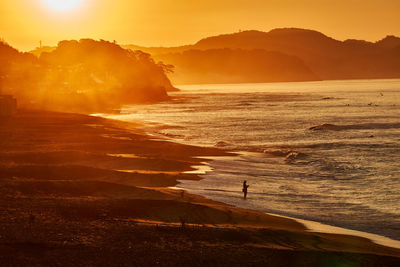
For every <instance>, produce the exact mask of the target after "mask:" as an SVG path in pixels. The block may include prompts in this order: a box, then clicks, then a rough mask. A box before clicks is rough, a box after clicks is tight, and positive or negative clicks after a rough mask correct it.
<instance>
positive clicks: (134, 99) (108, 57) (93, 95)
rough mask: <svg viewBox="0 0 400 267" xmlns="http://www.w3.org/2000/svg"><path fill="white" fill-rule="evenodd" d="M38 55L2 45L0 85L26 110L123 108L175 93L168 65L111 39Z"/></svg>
mask: <svg viewBox="0 0 400 267" xmlns="http://www.w3.org/2000/svg"><path fill="white" fill-rule="evenodd" d="M47 51H50V52H42V53H40V56H39V57H36V56H34V55H33V54H30V53H20V52H18V51H17V50H16V49H14V48H12V47H11V46H9V45H7V44H4V43H0V59H1V62H2V64H1V67H0V82H1V83H0V85H1V87H2V89H3V92H4V93H8V94H13V95H15V96H16V97H17V98H18V101H19V103H21V104H22V105H24V106H33V107H35V108H46V109H51V110H62V111H66V110H67V111H83V112H101V111H105V110H110V109H113V108H119V107H120V106H121V105H123V104H132V103H144V102H157V101H162V100H166V99H168V95H167V91H168V90H175V88H174V87H173V86H172V84H171V82H170V81H169V79H168V78H167V76H166V72H168V71H169V70H170V66H168V65H164V64H162V63H156V62H155V61H154V60H153V59H152V57H151V56H150V55H149V54H146V53H144V52H142V51H132V50H126V49H123V48H121V47H120V46H119V45H116V44H114V43H111V42H107V41H95V40H91V39H82V40H79V41H75V40H72V41H61V42H59V44H58V46H57V47H56V48H55V49H48V50H47Z"/></svg>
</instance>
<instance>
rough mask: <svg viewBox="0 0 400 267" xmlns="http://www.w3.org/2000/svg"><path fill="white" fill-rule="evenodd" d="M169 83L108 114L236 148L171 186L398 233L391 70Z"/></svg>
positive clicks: (399, 130) (398, 91) (398, 118)
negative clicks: (173, 88) (196, 177)
mask: <svg viewBox="0 0 400 267" xmlns="http://www.w3.org/2000/svg"><path fill="white" fill-rule="evenodd" d="M177 87H178V88H180V89H181V91H180V92H176V93H170V96H171V97H172V100H171V101H168V102H163V103H159V104H152V105H134V106H126V107H125V108H124V109H123V111H122V114H121V115H110V116H108V117H112V118H114V119H120V120H127V121H130V120H134V121H137V120H141V121H145V122H147V124H146V126H145V130H146V131H147V132H149V133H151V134H155V135H161V136H165V137H167V138H169V139H171V140H173V141H176V142H180V143H185V144H191V145H200V146H215V147H221V148H224V149H228V150H230V151H233V152H235V153H234V154H232V156H229V157H214V158H211V161H207V162H206V163H205V166H203V167H199V168H198V172H200V173H202V174H201V176H202V178H203V179H202V180H201V181H180V182H181V183H180V184H179V185H178V187H180V188H184V189H185V190H188V191H189V192H191V193H195V194H199V195H203V196H206V197H208V198H210V199H213V200H216V201H221V202H224V203H228V204H232V205H236V206H238V207H243V208H249V209H254V210H259V211H263V212H269V213H274V214H279V215H283V216H290V217H294V218H299V219H304V220H312V221H316V222H321V223H324V224H328V225H333V226H339V227H343V228H347V229H353V230H358V231H363V232H368V233H375V234H379V235H383V236H386V237H390V238H392V239H395V240H400V80H399V79H395V80H345V81H321V82H299V83H265V84H219V85H186V86H177ZM315 126H320V127H315ZM312 127H315V128H312ZM243 180H247V183H248V184H249V185H250V187H249V193H248V199H247V200H244V199H243V198H242V192H241V187H242V183H243Z"/></svg>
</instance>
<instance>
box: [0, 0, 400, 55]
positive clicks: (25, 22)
mask: <svg viewBox="0 0 400 267" xmlns="http://www.w3.org/2000/svg"><path fill="white" fill-rule="evenodd" d="M52 1H53V3H51V2H52ZM399 14H400V1H399V0H202V1H191V0H145V1H144V0H143V1H141V0H1V3H0V38H2V39H4V40H5V41H7V42H8V43H10V44H11V45H12V46H14V47H16V48H18V49H21V50H31V49H33V48H35V47H36V46H38V44H39V40H42V41H43V45H55V44H56V43H57V42H58V41H59V40H63V39H80V38H94V39H105V40H116V41H117V42H118V43H121V44H138V45H146V46H173V45H182V44H190V43H194V42H196V41H198V40H199V39H201V38H204V37H208V36H211V35H217V34H221V33H231V32H236V31H238V30H246V29H256V30H262V31H269V30H271V29H273V28H278V27H299V28H307V29H315V30H318V31H321V32H323V33H325V34H327V35H329V36H331V37H333V38H336V39H340V40H344V39H347V38H357V39H366V40H369V41H376V40H379V39H382V38H383V37H385V36H386V35H388V34H392V35H397V36H400V17H399Z"/></svg>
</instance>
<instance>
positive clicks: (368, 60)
mask: <svg viewBox="0 0 400 267" xmlns="http://www.w3.org/2000/svg"><path fill="white" fill-rule="evenodd" d="M225 48H227V49H233V50H235V49H240V50H241V51H242V52H241V53H242V55H240V56H239V55H236V57H237V58H246V55H245V54H246V53H248V52H246V51H251V50H264V51H268V52H279V53H281V54H285V55H287V56H292V57H293V58H297V60H300V61H302V62H303V64H304V65H305V66H306V67H307V68H308V69H309V70H310V72H311V73H312V74H313V75H314V77H315V79H326V80H328V79H366V78H399V77H400V67H399V66H400V57H399V54H400V38H398V37H395V36H388V37H386V38H384V39H382V40H381V41H378V42H376V43H372V42H367V41H363V40H346V41H343V42H342V41H338V40H335V39H333V38H330V37H328V36H326V35H324V34H322V33H320V32H317V31H312V30H304V29H296V28H285V29H275V30H272V31H270V32H261V31H244V32H238V33H233V34H224V35H219V36H214V37H209V38H205V39H203V40H200V41H199V42H197V43H196V44H194V45H191V46H182V47H173V48H143V47H141V48H140V49H141V50H143V51H146V52H148V53H151V54H152V55H153V56H154V57H155V58H157V59H158V58H160V59H162V60H163V61H164V62H166V63H172V64H174V63H175V65H176V70H177V73H176V75H175V76H171V78H172V79H173V80H174V82H175V80H176V79H178V80H181V79H182V77H185V79H186V80H188V81H193V82H196V81H197V80H198V78H197V77H198V75H199V73H197V70H195V67H191V70H187V69H185V70H184V68H183V66H184V65H185V62H186V61H188V60H190V58H191V57H192V54H191V53H185V51H188V50H201V51H205V52H204V53H203V59H202V61H207V59H206V58H207V57H213V56H214V54H215V53H214V52H212V51H211V50H215V49H225ZM178 54H179V55H178ZM177 58H180V59H179V60H178V59H177ZM265 60H269V59H268V58H264V57H254V58H253V65H258V66H260V65H263V64H264V63H262V61H265ZM209 61H212V60H211V59H210V60H209ZM234 63H235V64H238V65H236V67H237V68H240V67H241V66H240V62H239V60H237V61H234ZM275 63H276V62H275ZM275 63H274V62H273V61H272V62H270V65H271V67H270V68H267V69H265V72H264V74H265V75H264V76H265V79H263V80H262V81H264V82H268V81H270V78H269V77H270V75H269V74H270V72H271V71H273V70H274V69H281V71H282V73H281V75H279V79H280V81H291V80H293V79H292V78H293V76H297V77H300V80H308V79H309V78H310V76H309V75H304V72H303V69H302V68H299V69H298V70H299V72H298V73H297V75H288V76H285V75H284V74H285V72H286V73H287V72H289V73H292V74H294V72H295V69H293V63H292V62H289V61H286V63H287V64H288V65H285V66H283V65H281V66H278V65H275V68H274V67H273V65H274V64H275ZM193 64H196V62H193ZM232 64H233V63H232ZM185 67H186V68H187V67H188V66H187V65H185ZM233 67H235V66H233ZM210 68H211V69H213V70H214V71H215V72H214V73H215V75H218V76H220V77H224V75H219V74H220V73H223V72H224V70H223V69H218V68H216V67H215V66H213V65H212V64H210ZM271 75H272V73H271ZM303 75H304V76H303ZM192 77H193V78H192ZM247 77H248V79H247V81H253V82H257V81H260V80H259V79H254V77H250V76H247ZM235 79H236V78H234V77H233V78H232V81H230V82H235ZM313 79H314V78H313ZM221 82H226V79H225V78H223V79H221Z"/></svg>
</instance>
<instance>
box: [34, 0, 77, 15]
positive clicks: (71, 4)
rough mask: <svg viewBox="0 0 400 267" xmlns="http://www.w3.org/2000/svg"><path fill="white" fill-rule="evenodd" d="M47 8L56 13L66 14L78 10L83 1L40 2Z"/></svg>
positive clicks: (59, 0) (52, 0)
mask: <svg viewBox="0 0 400 267" xmlns="http://www.w3.org/2000/svg"><path fill="white" fill-rule="evenodd" d="M42 1H43V3H44V4H45V5H46V7H47V8H49V9H51V10H54V11H57V12H67V11H70V10H73V9H76V8H78V7H79V6H80V5H81V4H82V2H83V0H42Z"/></svg>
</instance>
